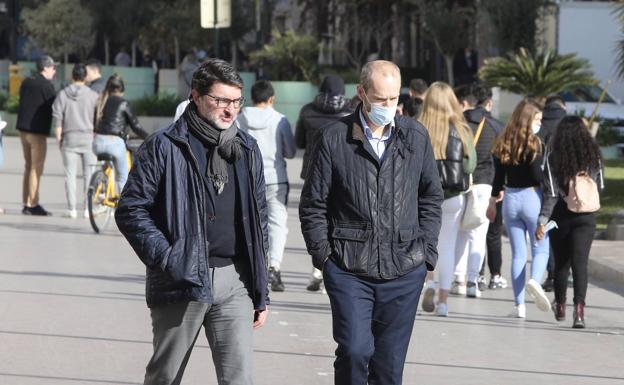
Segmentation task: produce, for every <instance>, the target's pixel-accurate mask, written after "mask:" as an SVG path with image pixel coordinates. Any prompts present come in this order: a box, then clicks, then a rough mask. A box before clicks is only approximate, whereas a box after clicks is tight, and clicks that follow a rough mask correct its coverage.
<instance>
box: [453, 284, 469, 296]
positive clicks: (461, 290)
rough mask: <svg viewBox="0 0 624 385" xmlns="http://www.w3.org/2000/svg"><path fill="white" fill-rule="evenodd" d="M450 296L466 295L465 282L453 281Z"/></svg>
mask: <svg viewBox="0 0 624 385" xmlns="http://www.w3.org/2000/svg"><path fill="white" fill-rule="evenodd" d="M451 294H455V295H466V282H459V281H453V285H452V286H451Z"/></svg>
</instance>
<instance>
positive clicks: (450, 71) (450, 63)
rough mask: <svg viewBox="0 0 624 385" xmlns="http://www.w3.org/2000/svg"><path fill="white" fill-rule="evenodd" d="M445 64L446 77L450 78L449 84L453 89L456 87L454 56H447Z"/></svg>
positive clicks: (445, 56)
mask: <svg viewBox="0 0 624 385" xmlns="http://www.w3.org/2000/svg"><path fill="white" fill-rule="evenodd" d="M444 64H446V76H447V78H448V84H449V85H450V86H451V87H453V86H454V85H455V78H454V77H453V56H452V55H446V54H445V55H444Z"/></svg>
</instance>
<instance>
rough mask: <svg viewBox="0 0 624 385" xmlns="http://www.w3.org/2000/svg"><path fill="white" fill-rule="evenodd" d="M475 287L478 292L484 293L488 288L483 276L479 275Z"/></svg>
mask: <svg viewBox="0 0 624 385" xmlns="http://www.w3.org/2000/svg"><path fill="white" fill-rule="evenodd" d="M477 286H478V287H479V291H485V290H486V289H487V288H488V286H487V281H486V280H485V276H484V275H480V276H479V278H477Z"/></svg>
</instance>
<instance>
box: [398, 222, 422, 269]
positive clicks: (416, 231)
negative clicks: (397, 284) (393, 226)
mask: <svg viewBox="0 0 624 385" xmlns="http://www.w3.org/2000/svg"><path fill="white" fill-rule="evenodd" d="M422 235H423V233H422V231H421V230H420V228H419V227H411V228H404V229H399V236H398V242H396V243H395V245H394V250H395V252H394V259H395V264H396V265H397V267H398V269H399V270H400V271H401V272H403V273H404V272H407V271H409V270H411V269H412V268H413V267H415V266H418V265H420V264H421V263H422V262H423V261H424V260H425V249H424V243H423V238H422Z"/></svg>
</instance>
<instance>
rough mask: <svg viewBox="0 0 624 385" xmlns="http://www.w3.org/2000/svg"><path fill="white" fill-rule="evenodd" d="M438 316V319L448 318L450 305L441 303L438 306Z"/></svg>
mask: <svg viewBox="0 0 624 385" xmlns="http://www.w3.org/2000/svg"><path fill="white" fill-rule="evenodd" d="M436 315H437V316H438V317H446V316H448V305H447V304H445V303H439V304H438V306H436Z"/></svg>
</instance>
